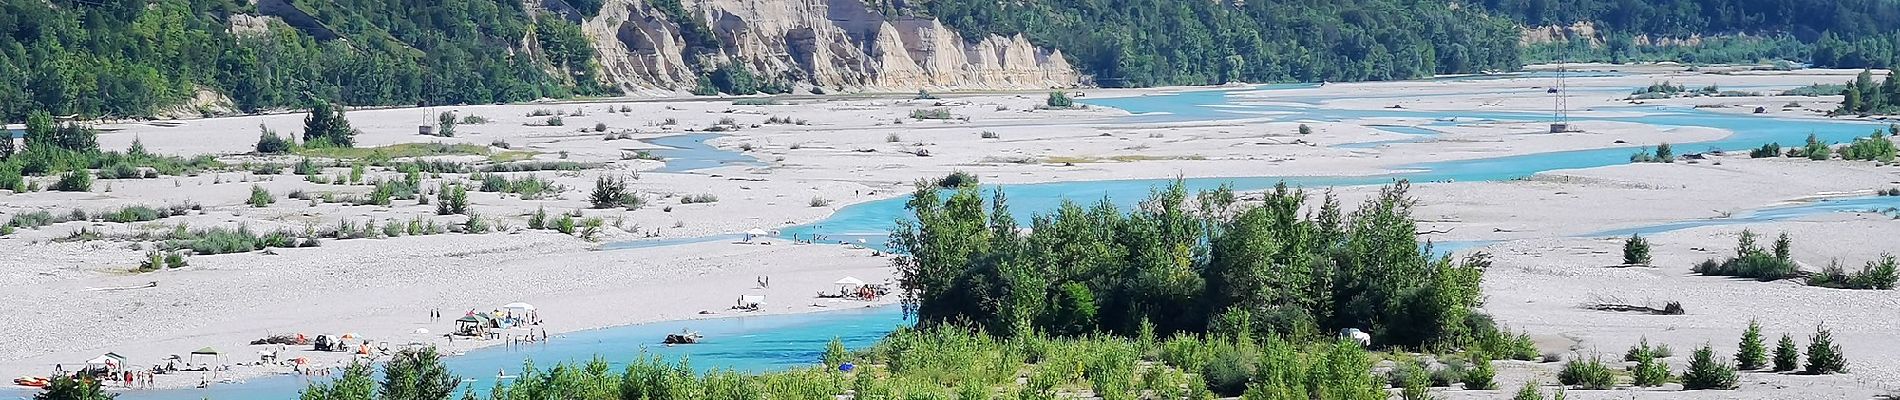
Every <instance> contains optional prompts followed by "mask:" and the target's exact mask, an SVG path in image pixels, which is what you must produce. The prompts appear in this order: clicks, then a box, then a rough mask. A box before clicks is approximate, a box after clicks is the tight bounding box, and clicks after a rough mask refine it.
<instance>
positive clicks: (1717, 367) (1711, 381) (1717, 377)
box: [1682, 344, 1740, 390]
mask: <svg viewBox="0 0 1900 400" xmlns="http://www.w3.org/2000/svg"><path fill="white" fill-rule="evenodd" d="M1739 380H1740V377H1739V376H1737V375H1736V374H1735V367H1733V366H1730V365H1728V363H1725V362H1721V361H1716V358H1715V350H1714V349H1711V348H1709V345H1707V344H1704V345H1702V347H1700V348H1697V349H1696V350H1695V354H1694V355H1692V356H1690V357H1689V369H1688V370H1686V371H1683V372H1682V388H1683V389H1687V390H1732V389H1735V385H1736V382H1737V381H1739Z"/></svg>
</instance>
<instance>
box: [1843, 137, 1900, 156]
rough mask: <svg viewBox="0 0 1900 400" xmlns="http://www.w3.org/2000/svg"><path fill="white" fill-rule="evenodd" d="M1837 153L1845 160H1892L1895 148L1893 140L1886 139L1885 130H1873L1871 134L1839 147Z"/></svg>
mask: <svg viewBox="0 0 1900 400" xmlns="http://www.w3.org/2000/svg"><path fill="white" fill-rule="evenodd" d="M1839 153H1840V154H1841V158H1842V159H1846V160H1861V161H1879V162H1893V160H1894V155H1895V149H1894V145H1893V140H1890V139H1888V138H1887V134H1886V133H1885V132H1881V131H1880V130H1874V133H1873V134H1870V135H1867V137H1865V138H1859V139H1854V141H1853V142H1852V143H1848V144H1847V145H1846V146H1843V147H1841V149H1840V150H1839Z"/></svg>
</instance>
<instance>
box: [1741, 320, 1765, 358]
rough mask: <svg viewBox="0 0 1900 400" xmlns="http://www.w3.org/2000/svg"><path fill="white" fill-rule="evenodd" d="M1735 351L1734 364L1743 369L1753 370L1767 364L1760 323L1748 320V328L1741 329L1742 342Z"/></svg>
mask: <svg viewBox="0 0 1900 400" xmlns="http://www.w3.org/2000/svg"><path fill="white" fill-rule="evenodd" d="M1738 347H1739V350H1736V351H1735V365H1736V366H1737V367H1738V368H1740V369H1742V370H1745V371H1753V370H1758V369H1762V368H1763V367H1766V366H1768V349H1767V346H1766V345H1764V344H1763V343H1762V338H1761V323H1760V322H1756V321H1755V320H1752V319H1751V320H1748V329H1747V330H1744V331H1742V342H1741V344H1740V345H1739V346H1738Z"/></svg>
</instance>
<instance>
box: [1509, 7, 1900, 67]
mask: <svg viewBox="0 0 1900 400" xmlns="http://www.w3.org/2000/svg"><path fill="white" fill-rule="evenodd" d="M1473 3H1474V4H1473V5H1475V6H1478V7H1482V8H1484V9H1485V10H1487V11H1490V12H1491V13H1493V14H1496V15H1501V16H1507V17H1509V18H1511V19H1513V20H1516V21H1518V22H1520V23H1522V24H1524V25H1526V26H1551V25H1569V24H1572V23H1575V22H1579V21H1584V22H1590V23H1592V24H1593V25H1595V27H1596V28H1597V30H1598V33H1599V35H1600V36H1602V37H1599V38H1597V39H1598V40H1601V41H1602V42H1603V43H1602V45H1601V46H1596V47H1595V48H1584V47H1583V46H1581V45H1582V43H1571V45H1572V46H1567V47H1571V48H1569V49H1565V50H1564V51H1561V52H1560V51H1558V50H1557V49H1551V48H1545V49H1541V51H1539V50H1540V49H1532V50H1533V51H1532V54H1531V55H1528V56H1527V60H1529V61H1545V60H1553V59H1558V58H1560V57H1559V56H1560V55H1562V56H1567V58H1569V59H1573V60H1591V61H1662V60H1670V61H1684V62H1752V61H1759V60H1762V59H1769V58H1778V59H1787V60H1793V61H1806V62H1810V63H1812V64H1814V65H1816V66H1822V67H1840V68H1889V67H1891V66H1894V65H1895V64H1896V57H1900V53H1896V52H1895V49H1894V46H1895V45H1896V44H1900V25H1895V24H1894V23H1893V21H1896V20H1900V2H1896V1H1891V0H1838V1H1809V0H1576V1H1557V0H1479V1H1475V2H1473ZM1638 36H1646V37H1649V38H1652V39H1655V38H1673V39H1685V38H1697V39H1699V41H1700V44H1699V45H1695V46H1652V47H1650V48H1644V47H1643V46H1639V45H1638V44H1637V41H1636V40H1635V39H1636V38H1637V37H1638ZM1559 47H1564V46H1559Z"/></svg>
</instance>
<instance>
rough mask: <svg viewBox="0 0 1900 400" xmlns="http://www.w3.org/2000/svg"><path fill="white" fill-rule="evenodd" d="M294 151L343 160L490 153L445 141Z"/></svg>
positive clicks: (483, 154)
mask: <svg viewBox="0 0 1900 400" xmlns="http://www.w3.org/2000/svg"><path fill="white" fill-rule="evenodd" d="M296 153H297V154H298V155H303V156H309V157H325V158H335V159H345V160H387V159H392V158H404V157H429V156H466V155H476V156H486V155H490V154H489V151H488V147H487V146H479V145H473V144H447V143H399V144H392V145H388V146H382V147H347V148H346V147H320V148H303V149H298V150H297V151H296Z"/></svg>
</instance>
